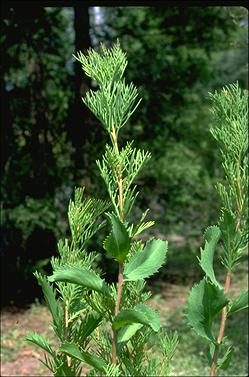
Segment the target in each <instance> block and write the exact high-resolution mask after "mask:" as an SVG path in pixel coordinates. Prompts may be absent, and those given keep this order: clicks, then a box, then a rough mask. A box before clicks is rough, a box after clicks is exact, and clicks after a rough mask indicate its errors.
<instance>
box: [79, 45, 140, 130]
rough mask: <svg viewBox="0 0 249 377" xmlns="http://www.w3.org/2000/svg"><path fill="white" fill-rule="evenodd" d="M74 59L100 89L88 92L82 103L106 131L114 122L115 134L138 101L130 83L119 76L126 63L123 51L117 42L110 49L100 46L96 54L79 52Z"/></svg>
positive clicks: (92, 51)
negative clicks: (85, 54)
mask: <svg viewBox="0 0 249 377" xmlns="http://www.w3.org/2000/svg"><path fill="white" fill-rule="evenodd" d="M75 58H76V59H77V60H79V62H80V63H81V64H82V68H83V70H84V71H85V72H86V74H87V75H88V76H90V77H91V78H92V79H93V80H95V81H96V82H97V84H98V86H99V90H97V91H92V90H89V91H88V92H87V94H86V96H85V98H83V101H84V103H85V104H86V105H87V107H88V108H89V109H90V110H91V111H92V112H93V113H94V115H96V117H97V118H98V119H99V120H100V121H101V123H102V125H103V126H104V127H105V128H106V130H107V131H108V132H109V133H111V132H112V131H113V127H114V125H115V130H116V132H117V133H118V131H119V130H120V129H121V128H122V127H123V126H124V125H125V123H127V121H128V119H129V118H130V116H131V115H132V114H133V113H134V111H135V110H136V108H137V106H138V105H139V102H140V101H141V100H140V101H138V102H136V98H137V96H138V93H137V89H136V87H135V86H134V85H133V83H130V84H129V85H127V84H126V83H125V81H124V80H123V79H122V78H123V74H124V70H125V68H126V66H127V58H126V55H125V53H124V52H122V51H121V50H120V46H119V43H117V44H116V46H115V47H114V49H113V50H108V49H107V48H106V47H105V46H104V45H102V46H101V50H100V53H99V54H98V53H97V52H95V51H94V50H89V51H88V56H84V55H83V54H82V53H79V54H78V56H77V57H75Z"/></svg>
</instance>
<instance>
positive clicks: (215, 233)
mask: <svg viewBox="0 0 249 377" xmlns="http://www.w3.org/2000/svg"><path fill="white" fill-rule="evenodd" d="M220 236H221V232H220V229H219V227H218V226H212V227H209V228H207V230H206V232H205V234H204V239H205V247H204V249H202V248H201V257H200V259H199V262H200V266H201V268H202V269H203V271H204V273H205V274H206V276H207V277H208V278H209V279H210V281H211V283H213V284H215V285H217V286H218V287H219V288H221V286H220V284H219V283H218V282H217V280H216V277H215V274H214V267H213V259H214V252H215V248H216V245H217V242H218V241H219V238H220Z"/></svg>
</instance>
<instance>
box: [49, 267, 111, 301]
mask: <svg viewBox="0 0 249 377" xmlns="http://www.w3.org/2000/svg"><path fill="white" fill-rule="evenodd" d="M48 279H49V281H51V282H54V281H64V282H67V283H72V284H78V285H82V286H83V287H87V288H89V289H93V290H95V291H98V292H101V293H103V294H107V295H108V292H109V289H108V287H107V286H106V285H105V283H104V281H103V280H102V279H101V278H100V277H99V276H98V275H96V274H95V273H93V272H92V271H88V270H86V269H83V268H79V267H68V268H67V267H65V268H64V269H60V270H58V271H56V272H55V273H54V274H53V275H52V276H50V277H49V278H48Z"/></svg>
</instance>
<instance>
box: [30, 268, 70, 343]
mask: <svg viewBox="0 0 249 377" xmlns="http://www.w3.org/2000/svg"><path fill="white" fill-rule="evenodd" d="M34 275H35V277H36V278H37V281H38V284H39V285H40V286H41V287H42V291H43V294H44V297H45V300H46V303H47V305H48V309H49V311H50V313H51V314H52V318H53V322H54V325H55V326H56V328H57V333H58V334H60V337H61V336H62V333H61V332H62V327H63V326H62V323H61V322H62V318H63V314H62V309H61V307H60V306H59V305H58V302H57V301H56V298H55V292H54V289H53V288H52V287H51V285H50V284H49V282H48V281H47V278H46V277H45V276H42V275H41V274H40V273H38V272H35V273H34Z"/></svg>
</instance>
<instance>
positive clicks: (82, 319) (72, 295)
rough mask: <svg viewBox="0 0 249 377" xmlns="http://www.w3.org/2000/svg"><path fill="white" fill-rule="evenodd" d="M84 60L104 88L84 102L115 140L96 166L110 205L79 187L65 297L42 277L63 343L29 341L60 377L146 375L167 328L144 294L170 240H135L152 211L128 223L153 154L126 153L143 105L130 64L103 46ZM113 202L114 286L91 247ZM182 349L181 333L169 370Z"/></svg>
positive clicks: (62, 258)
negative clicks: (122, 136)
mask: <svg viewBox="0 0 249 377" xmlns="http://www.w3.org/2000/svg"><path fill="white" fill-rule="evenodd" d="M77 59H78V60H79V61H80V62H81V63H82V67H83V69H84V70H85V73H86V74H87V75H89V76H90V77H91V78H92V79H94V80H96V82H97V84H98V86H99V89H97V91H95V92H93V91H90V92H88V94H87V95H86V97H85V98H84V102H85V104H86V105H87V106H88V107H89V108H90V110H92V111H93V112H94V113H95V115H97V117H98V118H99V119H100V120H101V121H102V123H103V126H104V128H105V129H106V131H107V132H108V135H109V137H110V141H111V146H110V145H107V146H106V152H105V154H104V157H103V159H102V163H100V162H99V161H97V166H98V167H99V169H100V173H101V176H102V178H103V180H104V181H105V183H106V186H107V191H108V194H109V197H110V201H111V203H109V201H103V200H97V199H92V198H87V197H86V196H85V192H84V188H76V189H75V199H74V201H72V200H71V201H70V203H69V208H68V218H69V225H70V231H71V238H70V239H64V240H60V241H59V242H58V251H59V257H57V258H52V259H51V265H52V268H53V274H52V275H51V276H49V278H48V281H49V282H52V283H54V285H55V286H56V290H57V292H58V297H56V296H55V291H54V289H53V288H52V287H51V286H50V284H49V283H48V281H47V279H46V278H45V277H42V276H41V275H40V274H38V273H36V277H37V279H38V282H39V284H41V285H42V287H43V291H44V295H45V298H46V302H47V304H48V306H49V309H50V311H51V313H52V316H53V321H54V330H55V332H56V334H57V336H58V338H59V340H60V346H59V349H58V350H57V351H56V352H55V353H51V352H50V348H49V343H48V342H47V341H46V339H43V338H39V335H36V334H35V335H33V337H29V338H28V339H29V341H31V340H33V343H35V344H36V345H38V346H40V347H41V348H43V349H44V348H46V351H48V353H49V354H50V359H48V358H47V357H46V358H45V362H44V363H45V365H47V367H48V368H49V369H50V370H51V371H52V372H53V374H54V375H55V376H57V375H59V374H60V375H67V376H68V375H72V374H73V373H75V375H78V374H79V373H80V364H81V363H84V364H87V365H88V367H90V368H91V369H90V371H89V372H88V375H96V374H99V372H101V373H107V372H108V373H110V375H134V374H137V373H139V374H141V373H142V368H143V362H144V360H146V365H147V367H146V373H147V372H148V373H152V372H153V374H154V373H156V370H157V369H158V362H157V361H156V360H155V359H152V360H149V358H148V357H147V356H146V354H147V349H148V348H149V345H148V341H149V337H150V335H151V334H152V333H155V334H159V333H160V329H161V326H160V319H159V316H158V314H157V313H156V312H155V311H154V310H152V308H151V307H150V306H148V305H147V304H146V300H147V298H148V297H149V294H148V293H144V292H143V289H144V285H145V284H144V279H146V278H148V277H150V276H151V275H153V274H154V273H156V272H157V271H158V270H159V268H160V267H161V266H162V265H163V263H164V262H165V258H166V253H167V241H161V240H150V241H149V242H147V244H146V246H145V247H144V249H143V247H142V242H141V241H136V242H132V241H133V237H134V236H135V235H136V236H137V235H138V234H139V233H141V232H142V231H143V230H145V229H147V228H148V227H150V226H151V225H153V224H154V222H153V221H149V222H144V218H145V216H146V213H147V211H146V212H145V213H144V214H143V215H142V217H141V219H140V220H139V221H138V223H137V224H134V223H130V221H129V219H128V215H129V214H130V211H131V209H132V207H133V205H134V201H135V198H136V196H137V195H138V192H135V189H136V186H134V185H133V183H134V179H135V178H136V176H137V174H138V173H139V172H140V170H141V169H142V167H143V166H144V165H145V163H146V162H147V161H148V160H149V158H150V154H149V153H148V152H145V151H143V150H138V149H136V148H133V146H132V142H131V143H127V144H126V146H125V147H124V148H121V149H119V145H118V138H117V137H118V133H119V130H120V129H121V127H122V126H123V125H124V123H126V122H127V120H128V118H129V117H130V116H131V114H132V113H133V111H134V110H135V108H136V106H137V105H135V107H134V100H135V98H136V96H137V94H136V93H137V91H136V88H135V87H134V86H133V84H129V85H127V84H125V81H124V80H123V74H124V70H125V68H126V65H127V59H126V55H125V54H124V52H123V51H122V50H121V49H120V46H119V44H118V43H117V44H116V45H115V46H114V47H113V48H112V49H110V50H107V49H106V48H105V47H104V46H102V47H101V49H100V53H97V52H95V51H93V50H89V51H88V52H87V54H86V55H83V54H81V53H79V54H78V58H77ZM110 205H111V206H112V208H111V210H112V212H107V213H106V216H107V218H108V220H109V221H108V223H109V224H108V225H109V228H111V232H110V234H109V235H108V236H107V237H106V238H105V240H104V242H103V247H104V249H105V250H106V251H107V252H108V253H109V254H110V255H111V256H112V257H113V258H114V259H115V260H116V261H117V262H118V266H119V273H118V282H117V283H113V284H108V283H107V282H106V281H105V279H104V278H102V277H101V275H102V272H101V270H100V269H99V268H97V267H96V265H95V263H94V262H95V259H96V256H97V254H96V253H94V252H90V253H89V252H87V250H86V245H87V244H89V243H90V242H89V241H90V240H91V239H93V238H94V236H96V235H97V233H98V232H99V230H100V229H101V228H102V227H103V226H105V225H106V221H101V220H100V216H101V215H102V214H103V212H104V211H105V210H106V209H107V208H109V207H110ZM141 327H144V328H143V331H142V332H140V331H139V330H140V329H141ZM176 345H177V338H176V335H175V336H174V337H173V338H172V339H171V338H167V336H166V337H165V338H164V341H162V347H163V351H162V352H163V353H165V354H167V368H168V367H169V361H170V359H171V357H172V356H173V353H174V350H175V347H176ZM129 350H131V351H132V353H133V354H134V355H135V360H136V361H135V363H134V365H133V366H130V365H129V364H130V355H129V356H128V354H127V352H130V351H129ZM59 362H60V364H59ZM58 365H59V367H58ZM165 370H166V369H165ZM167 370H169V369H167ZM143 374H144V372H143Z"/></svg>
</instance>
